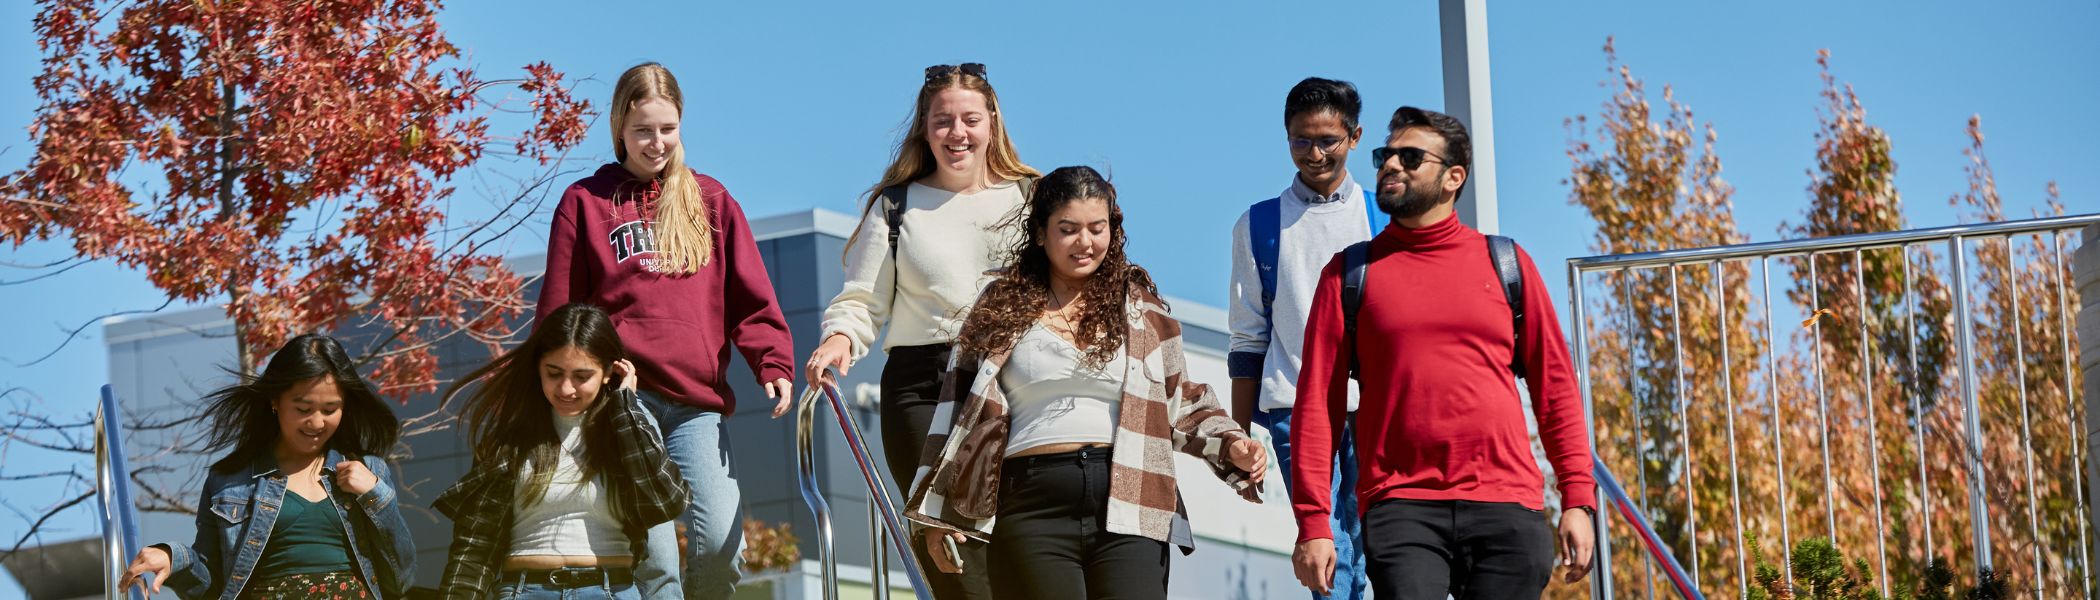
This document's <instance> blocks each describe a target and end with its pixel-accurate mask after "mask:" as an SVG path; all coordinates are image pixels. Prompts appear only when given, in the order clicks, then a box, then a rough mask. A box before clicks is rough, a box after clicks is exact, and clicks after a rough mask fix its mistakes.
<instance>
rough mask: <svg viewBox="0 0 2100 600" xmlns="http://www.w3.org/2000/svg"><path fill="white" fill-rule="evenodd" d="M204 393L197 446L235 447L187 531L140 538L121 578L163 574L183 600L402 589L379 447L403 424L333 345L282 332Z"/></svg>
mask: <svg viewBox="0 0 2100 600" xmlns="http://www.w3.org/2000/svg"><path fill="white" fill-rule="evenodd" d="M206 402H207V403H208V406H207V408H206V409H205V415H206V417H207V418H208V419H210V421H211V424H212V427H211V434H210V436H211V437H210V438H209V439H208V440H207V442H206V447H207V448H208V449H210V450H214V451H215V450H220V449H223V448H227V447H232V448H233V451H232V452H230V453H228V454H227V455H226V457H225V458H222V459H220V460H219V462H217V463H214V464H213V465H212V467H211V470H210V472H209V473H208V474H207V477H206V479H205V482H204V494H203V496H202V498H201V500H200V501H199V503H198V511H197V540H196V542H194V543H192V544H189V545H182V544H157V545H153V546H148V547H146V548H145V549H143V550H140V551H139V554H138V557H137V558H134V559H133V560H132V561H131V566H130V567H129V568H128V569H127V570H126V571H125V573H124V579H123V580H122V583H121V586H120V587H119V589H124V588H129V587H130V586H131V585H133V583H134V582H136V583H137V584H138V585H141V586H146V587H150V588H151V590H152V591H153V592H154V593H159V592H160V589H161V587H162V586H163V585H166V586H169V587H172V588H174V590H175V593H176V595H178V596H181V597H183V598H185V599H187V600H198V599H204V598H216V599H218V600H234V599H236V598H381V599H393V598H402V597H404V596H405V595H406V594H407V592H408V588H409V585H410V583H411V578H413V577H414V573H415V554H416V549H415V545H414V542H413V541H412V540H411V539H410V537H409V533H408V523H407V522H405V521H403V520H402V519H401V511H400V507H399V506H397V505H396V504H395V496H394V494H395V490H396V489H398V484H397V483H396V482H395V480H394V475H393V472H392V469H389V468H388V467H387V464H386V460H385V459H384V458H382V455H383V454H385V453H386V452H387V451H388V450H390V449H392V448H393V447H394V442H395V440H397V439H399V438H400V436H401V422H400V421H399V420H397V419H395V418H394V412H393V410H391V409H389V408H387V405H386V403H385V402H382V401H380V399H379V396H378V395H377V394H374V393H373V392H372V388H371V386H369V385H367V384H366V383H365V381H364V379H363V378H362V377H359V376H358V374H357V371H356V370H355V368H354V365H353V363H351V361H350V357H349V355H348V354H346V353H344V352H343V347H342V345H341V344H338V343H336V341H335V340H334V339H331V338H329V337H327V336H322V335H314V334H308V335H302V336H299V337H297V338H293V339H292V341H290V342H288V343H286V344H285V345H284V348H282V349H280V350H278V351H277V354H276V355H275V356H272V357H270V364H269V366H267V367H265V368H264V369H263V372H262V375H260V376H243V377H242V381H241V383H239V384H237V385H234V386H231V387H227V388H225V389H221V390H219V391H216V392H212V394H211V395H210V396H207V397H206ZM149 574H150V575H152V576H153V577H152V579H151V580H150V581H149V580H144V579H142V578H141V576H142V575H149Z"/></svg>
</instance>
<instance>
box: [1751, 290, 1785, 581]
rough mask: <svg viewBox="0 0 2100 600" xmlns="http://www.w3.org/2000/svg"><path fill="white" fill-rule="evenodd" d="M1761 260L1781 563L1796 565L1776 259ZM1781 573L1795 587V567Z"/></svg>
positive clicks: (1766, 391)
mask: <svg viewBox="0 0 2100 600" xmlns="http://www.w3.org/2000/svg"><path fill="white" fill-rule="evenodd" d="M1757 262H1758V264H1759V266H1761V267H1762V268H1761V269H1760V270H1761V271H1763V273H1764V288H1765V377H1766V378H1767V387H1766V389H1765V393H1766V395H1767V396H1770V397H1771V399H1772V452H1773V457H1774V459H1773V460H1774V461H1776V463H1777V465H1778V468H1779V477H1778V479H1779V498H1778V500H1779V555H1780V564H1783V565H1792V564H1794V532H1793V530H1792V527H1791V526H1790V525H1789V524H1788V523H1787V520H1788V519H1787V513H1789V512H1791V511H1792V509H1791V508H1789V507H1788V505H1790V504H1792V503H1793V499H1792V498H1789V497H1788V496H1787V493H1786V436H1785V435H1784V432H1785V430H1784V429H1783V428H1781V426H1780V423H1779V413H1780V412H1781V405H1782V404H1783V402H1782V401H1781V400H1780V398H1779V366H1778V365H1777V364H1776V362H1775V361H1776V360H1777V358H1775V357H1774V356H1773V354H1774V351H1773V349H1772V344H1773V340H1776V339H1778V338H1779V333H1778V330H1777V329H1776V327H1777V326H1776V325H1774V324H1773V323H1772V259H1771V258H1770V257H1760V258H1758V259H1757ZM1779 573H1780V574H1781V575H1784V576H1786V585H1787V587H1793V586H1794V570H1793V569H1792V568H1781V569H1779Z"/></svg>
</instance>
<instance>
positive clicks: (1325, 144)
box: [1291, 137, 1349, 154]
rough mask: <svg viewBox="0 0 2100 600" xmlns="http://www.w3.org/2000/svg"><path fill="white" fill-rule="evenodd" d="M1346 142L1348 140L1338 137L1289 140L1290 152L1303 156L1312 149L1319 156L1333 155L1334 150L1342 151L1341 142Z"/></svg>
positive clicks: (1295, 138)
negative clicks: (1317, 151) (1317, 152)
mask: <svg viewBox="0 0 2100 600" xmlns="http://www.w3.org/2000/svg"><path fill="white" fill-rule="evenodd" d="M1346 141H1349V140H1348V139H1347V138H1338V137H1323V138H1300V137H1294V138H1291V152H1292V153H1295V154H1304V153H1306V152H1311V151H1313V150H1314V149H1318V150H1319V151H1320V153H1321V154H1334V153H1335V151H1336V150H1341V149H1342V142H1346Z"/></svg>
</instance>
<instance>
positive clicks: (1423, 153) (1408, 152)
mask: <svg viewBox="0 0 2100 600" xmlns="http://www.w3.org/2000/svg"><path fill="white" fill-rule="evenodd" d="M1394 157H1399V158H1400V168H1401V169H1403V170H1407V171H1413V170H1415V168H1417V167H1420V166H1422V163H1423V162H1426V161H1429V160H1430V159H1435V161H1434V162H1437V163H1439V164H1446V165H1448V164H1451V162H1450V161H1446V160H1444V157H1442V156H1437V155H1436V153H1434V152H1430V151H1428V150H1423V149H1421V148H1416V147H1414V146H1408V147H1405V148H1372V149H1371V166H1372V167H1383V166H1385V161H1388V160H1392V159H1393V158H1394Z"/></svg>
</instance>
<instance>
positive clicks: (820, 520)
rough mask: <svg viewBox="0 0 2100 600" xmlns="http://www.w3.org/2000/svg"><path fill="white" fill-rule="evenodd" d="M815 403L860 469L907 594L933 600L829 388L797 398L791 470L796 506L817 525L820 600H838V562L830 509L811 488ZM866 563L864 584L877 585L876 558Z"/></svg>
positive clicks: (885, 493)
mask: <svg viewBox="0 0 2100 600" xmlns="http://www.w3.org/2000/svg"><path fill="white" fill-rule="evenodd" d="M819 397H822V398H824V399H826V400H828V401H829V402H830V404H831V413H832V414H833V415H836V416H837V417H838V419H837V423H838V427H839V432H840V433H841V434H843V435H844V437H845V440H846V448H847V449H848V450H851V451H852V452H853V462H854V463H855V464H856V465H858V466H859V467H860V474H861V477H862V479H863V480H864V481H865V482H866V483H867V484H868V501H869V502H870V503H871V504H873V505H874V506H875V507H876V509H877V510H879V511H880V512H881V517H882V518H881V523H880V525H879V527H880V530H879V531H878V532H877V535H881V533H882V532H887V533H888V536H887V537H888V539H889V542H890V546H891V549H892V550H894V551H896V553H897V556H898V557H899V559H900V560H903V561H904V565H905V567H906V568H905V570H904V574H905V576H907V577H909V578H910V579H911V587H912V591H913V592H916V593H917V594H918V597H919V600H933V594H932V592H931V588H929V587H927V585H926V579H925V577H924V576H923V575H921V574H920V571H919V565H918V561H917V558H916V557H915V556H913V554H912V550H911V532H910V531H909V530H907V529H905V528H904V521H903V520H902V519H900V518H899V517H898V512H897V507H896V506H895V505H894V504H892V503H891V502H890V494H889V486H887V485H884V484H883V483H882V475H881V474H880V473H878V472H877V471H876V468H875V461H874V455H873V454H871V453H869V452H868V446H867V443H866V442H865V438H863V437H861V435H860V425H859V424H858V423H856V422H855V421H854V419H853V413H852V411H849V410H846V405H845V402H844V401H843V400H840V399H839V391H838V388H837V387H835V386H832V385H822V386H810V388H809V390H808V391H805V392H803V393H802V402H801V403H800V404H799V406H798V407H797V408H796V411H795V465H796V467H797V468H799V469H800V471H801V480H800V481H799V482H798V483H799V484H800V487H801V490H802V501H803V502H804V503H806V504H808V505H809V510H810V512H811V513H813V514H814V516H815V517H816V520H817V556H818V562H820V563H821V564H823V568H824V572H823V579H824V599H825V600H838V594H839V576H838V556H837V553H836V552H834V551H833V550H832V546H831V504H830V503H829V502H826V501H825V500H824V491H823V489H822V488H820V487H819V486H818V485H817V475H816V471H817V469H816V452H815V451H814V442H815V439H816V413H817V399H818V398H819ZM870 562H871V563H873V564H871V565H870V567H869V572H870V574H871V577H870V580H871V581H877V580H880V579H881V578H878V577H873V576H872V575H873V573H874V572H875V571H876V570H879V569H882V568H883V566H882V562H883V560H882V557H881V556H880V554H879V553H878V554H877V556H875V557H874V560H872V561H870ZM885 585H886V582H885ZM875 594H876V596H877V597H887V596H888V590H887V589H881V588H878V589H876V591H875Z"/></svg>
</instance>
